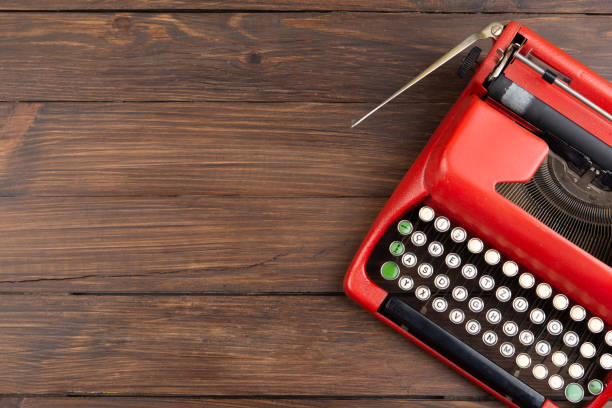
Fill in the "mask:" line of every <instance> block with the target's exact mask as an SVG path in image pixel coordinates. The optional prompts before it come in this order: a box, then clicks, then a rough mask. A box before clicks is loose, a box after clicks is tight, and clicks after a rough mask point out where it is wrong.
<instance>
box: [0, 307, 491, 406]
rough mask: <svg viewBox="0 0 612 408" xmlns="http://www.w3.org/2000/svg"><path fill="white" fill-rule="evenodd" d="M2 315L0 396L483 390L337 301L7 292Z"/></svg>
mask: <svg viewBox="0 0 612 408" xmlns="http://www.w3.org/2000/svg"><path fill="white" fill-rule="evenodd" d="M0 310H2V319H1V320H0V349H2V350H3V358H2V359H0V394H19V393H23V394H26V393H27V394H51V395H57V394H60V395H66V394H76V395H82V394H88V393H96V394H98V393H102V394H104V395H106V394H127V395H134V394H139V395H141V394H145V395H150V396H156V395H158V396H169V395H172V394H177V395H203V396H206V395H216V396H223V395H233V396H249V395H262V396H266V395H276V396H296V395H300V396H321V395H325V396H371V395H374V396H384V395H391V396H395V397H402V396H407V397H408V396H415V395H417V396H423V395H425V396H430V395H454V396H456V397H461V396H463V397H464V398H465V397H469V398H474V397H475V396H484V395H486V394H485V393H484V391H481V390H479V389H477V387H476V386H475V385H473V384H471V383H469V382H468V381H467V380H465V379H463V378H461V377H458V376H457V375H456V374H455V373H454V372H453V371H452V370H451V369H450V368H445V367H444V366H443V365H442V363H439V362H436V361H435V359H434V358H433V357H431V356H430V355H428V354H427V353H424V352H423V351H421V350H420V349H418V348H417V347H416V346H414V345H413V344H411V343H410V342H408V341H407V340H406V339H404V338H402V337H401V336H399V335H397V333H394V332H393V331H392V330H391V329H389V328H387V327H385V326H384V325H383V324H382V323H381V322H379V321H377V320H376V319H375V318H374V317H373V316H371V315H369V314H368V313H367V312H366V311H364V310H363V309H361V308H359V307H358V306H357V305H355V304H353V303H352V302H351V301H350V300H349V299H347V298H346V297H344V296H291V297H286V296H274V297H267V296H241V297H232V296H217V297H209V296H206V297H200V296H195V297H193V296H187V297H184V296H183V297H177V296H171V297H159V296H153V297H151V296H21V295H15V296H12V295H5V296H1V297H0ZM432 378H435V379H436V380H435V381H432Z"/></svg>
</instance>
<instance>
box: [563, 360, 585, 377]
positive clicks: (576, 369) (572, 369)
mask: <svg viewBox="0 0 612 408" xmlns="http://www.w3.org/2000/svg"><path fill="white" fill-rule="evenodd" d="M567 372H568V373H569V375H570V377H572V378H573V379H575V380H578V379H580V378H582V376H583V375H584V367H582V364H578V363H574V364H572V365H570V366H569V368H568V369H567Z"/></svg>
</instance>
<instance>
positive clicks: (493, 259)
mask: <svg viewBox="0 0 612 408" xmlns="http://www.w3.org/2000/svg"><path fill="white" fill-rule="evenodd" d="M484 260H485V262H486V263H488V264H489V265H497V264H498V263H499V261H500V260H501V255H500V254H499V252H498V251H497V250H495V249H489V250H487V252H485V254H484Z"/></svg>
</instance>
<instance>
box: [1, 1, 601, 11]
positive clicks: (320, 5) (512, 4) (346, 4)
mask: <svg viewBox="0 0 612 408" xmlns="http://www.w3.org/2000/svg"><path fill="white" fill-rule="evenodd" d="M160 9H164V10H282V11H300V10H319V11H335V10H347V11H350V10H358V11H396V12H397V11H418V12H439V11H441V10H442V11H444V12H447V13H448V12H478V13H483V12H489V13H491V12H541V13H600V14H601V13H610V12H612V7H610V3H609V2H607V1H605V0H556V1H553V0H547V1H533V0H532V1H521V2H517V1H512V0H501V1H494V2H489V1H488V2H483V1H482V0H425V1H408V0H382V1H377V2H369V3H366V2H363V1H359V0H330V1H323V0H309V1H303V0H299V1H298V0H284V1H271V0H268V1H261V0H240V1H232V2H219V1H214V0H198V1H193V0H128V1H119V0H95V1H94V0H79V1H75V0H57V1H53V2H39V1H35V0H3V1H2V2H1V3H0V10H160Z"/></svg>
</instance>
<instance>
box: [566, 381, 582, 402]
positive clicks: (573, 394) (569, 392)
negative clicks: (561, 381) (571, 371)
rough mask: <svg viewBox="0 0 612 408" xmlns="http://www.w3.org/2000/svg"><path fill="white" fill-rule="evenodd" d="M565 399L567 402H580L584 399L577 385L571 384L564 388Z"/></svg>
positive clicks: (580, 388)
mask: <svg viewBox="0 0 612 408" xmlns="http://www.w3.org/2000/svg"><path fill="white" fill-rule="evenodd" d="M565 398H567V400H568V401H569V402H574V403H576V402H580V401H582V398H584V390H583V389H582V387H581V386H580V385H579V384H576V383H572V384H570V385H568V386H567V387H565Z"/></svg>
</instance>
